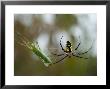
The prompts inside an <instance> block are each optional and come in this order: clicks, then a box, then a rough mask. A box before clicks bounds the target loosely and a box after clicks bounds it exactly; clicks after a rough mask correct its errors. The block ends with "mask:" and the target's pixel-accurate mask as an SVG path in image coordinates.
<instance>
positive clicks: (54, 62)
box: [53, 55, 68, 64]
mask: <svg viewBox="0 0 110 89" xmlns="http://www.w3.org/2000/svg"><path fill="white" fill-rule="evenodd" d="M67 56H68V55H66V56H65V57H63V58H62V59H60V60H58V61H56V62H54V63H53V64H56V63H58V62H60V61H62V60H64V59H65V58H66V57H67Z"/></svg>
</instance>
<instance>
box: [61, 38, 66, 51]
mask: <svg viewBox="0 0 110 89" xmlns="http://www.w3.org/2000/svg"><path fill="white" fill-rule="evenodd" d="M62 38H63V36H62V37H61V39H60V46H61V48H62V50H63V51H64V52H65V50H64V48H63V46H62V44H61V40H62Z"/></svg>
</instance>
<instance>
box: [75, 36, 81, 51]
mask: <svg viewBox="0 0 110 89" xmlns="http://www.w3.org/2000/svg"><path fill="white" fill-rule="evenodd" d="M79 38H80V37H79ZM80 44H81V42H79V44H78V45H77V47H76V48H75V50H77V49H78V48H79V46H80Z"/></svg>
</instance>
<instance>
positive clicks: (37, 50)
mask: <svg viewBox="0 0 110 89" xmlns="http://www.w3.org/2000/svg"><path fill="white" fill-rule="evenodd" d="M21 39H22V42H21V43H19V42H18V43H19V44H20V45H23V46H25V47H26V48H28V49H29V50H30V51H32V52H33V53H34V54H35V55H37V56H38V57H39V58H40V59H41V61H42V62H43V63H44V65H45V66H46V67H48V66H49V65H50V64H52V61H51V60H50V59H49V57H47V56H46V55H45V54H44V53H43V52H42V50H41V49H40V48H39V46H38V44H37V42H34V41H33V42H31V41H29V40H27V39H26V38H24V37H23V38H21Z"/></svg>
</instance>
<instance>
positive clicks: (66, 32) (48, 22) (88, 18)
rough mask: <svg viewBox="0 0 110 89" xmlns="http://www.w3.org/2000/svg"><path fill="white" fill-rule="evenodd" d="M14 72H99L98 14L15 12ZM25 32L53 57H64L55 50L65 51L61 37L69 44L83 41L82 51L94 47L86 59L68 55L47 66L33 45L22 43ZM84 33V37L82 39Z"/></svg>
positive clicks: (54, 58) (55, 74)
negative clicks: (27, 46)
mask: <svg viewBox="0 0 110 89" xmlns="http://www.w3.org/2000/svg"><path fill="white" fill-rule="evenodd" d="M14 32H15V35H14V40H15V41H14V75H15V76H97V46H96V41H97V16H96V14H94V13H91V14H15V15H14ZM16 32H19V33H20V34H21V35H23V36H24V37H26V38H27V39H29V40H30V41H32V40H33V41H37V42H38V44H39V46H40V48H41V50H42V51H43V52H44V53H45V54H46V55H47V56H49V58H51V59H52V60H53V61H55V60H59V59H61V58H62V57H58V56H55V55H52V54H51V52H52V53H57V54H61V53H63V51H62V49H61V47H60V44H59V42H60V38H61V36H64V37H63V39H62V45H63V46H64V47H65V45H66V41H67V40H69V41H70V42H71V43H72V49H75V47H76V46H77V45H78V42H80V41H81V45H80V47H79V48H78V50H77V51H78V52H85V51H86V50H88V49H89V48H90V47H91V45H92V42H93V40H95V41H94V42H93V45H92V49H91V50H90V51H89V52H88V53H87V54H85V55H82V56H83V57H87V58H89V59H82V58H77V57H71V58H66V59H65V60H63V61H62V62H60V63H58V64H55V65H52V66H49V67H45V66H44V64H43V63H42V62H41V61H40V60H39V58H38V57H37V56H36V55H35V54H33V53H32V52H31V51H30V50H29V49H27V48H26V47H24V46H21V45H20V44H18V42H20V40H21V39H19V37H18V36H17V35H16ZM79 37H80V39H79Z"/></svg>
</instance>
